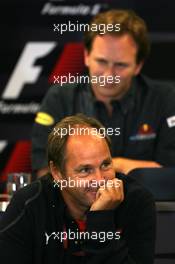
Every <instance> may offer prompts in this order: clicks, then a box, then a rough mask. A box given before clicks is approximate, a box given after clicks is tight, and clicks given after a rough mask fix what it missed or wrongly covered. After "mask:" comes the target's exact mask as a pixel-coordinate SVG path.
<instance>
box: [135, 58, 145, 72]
mask: <svg viewBox="0 0 175 264" xmlns="http://www.w3.org/2000/svg"><path fill="white" fill-rule="evenodd" d="M143 64H144V61H141V62H139V63H138V64H137V65H136V69H135V76H136V75H138V74H139V73H140V71H141V69H142V67H143Z"/></svg>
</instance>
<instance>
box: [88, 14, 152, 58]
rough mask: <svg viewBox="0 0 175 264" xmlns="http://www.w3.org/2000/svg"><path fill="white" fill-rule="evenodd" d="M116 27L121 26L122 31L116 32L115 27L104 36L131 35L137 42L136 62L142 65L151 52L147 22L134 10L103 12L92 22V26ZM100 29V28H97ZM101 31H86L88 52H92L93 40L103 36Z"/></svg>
mask: <svg viewBox="0 0 175 264" xmlns="http://www.w3.org/2000/svg"><path fill="white" fill-rule="evenodd" d="M92 24H95V25H97V26H98V25H100V24H104V25H106V26H107V25H108V24H112V25H116V24H120V30H119V31H116V30H115V27H113V30H112V31H105V33H104V34H110V35H113V36H122V35H124V34H129V35H130V36H131V37H132V38H133V40H134V41H135V43H136V45H137V47H138V52H137V57H136V62H137V63H140V62H141V61H144V60H145V59H146V58H147V57H148V54H149V52H150V40H149V37H148V30H147V26H146V23H145V21H144V20H143V19H142V18H141V17H139V16H138V15H137V14H136V13H135V12H134V11H132V10H122V9H118V10H117V9H112V10H109V11H106V12H102V13H99V14H97V15H96V16H94V17H93V18H92V20H91V22H90V28H91V25H92ZM97 29H98V27H97ZM100 33H101V32H100V31H99V30H97V31H92V30H89V31H88V30H86V31H85V33H84V45H85V48H86V49H87V51H88V52H90V51H91V48H92V44H93V40H94V38H95V37H96V36H97V35H100V36H103V35H101V34H100Z"/></svg>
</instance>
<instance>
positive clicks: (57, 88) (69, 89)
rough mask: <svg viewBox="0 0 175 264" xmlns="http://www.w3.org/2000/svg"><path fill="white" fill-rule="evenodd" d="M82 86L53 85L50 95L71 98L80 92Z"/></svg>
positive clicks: (75, 84) (49, 91)
mask: <svg viewBox="0 0 175 264" xmlns="http://www.w3.org/2000/svg"><path fill="white" fill-rule="evenodd" d="M80 90H81V89H80V84H77V83H73V84H69V83H67V84H64V85H58V84H54V85H52V86H51V87H50V88H49V90H48V94H49V95H52V96H58V95H59V96H61V95H62V96H64V95H65V96H71V95H73V94H74V93H75V92H77V91H80Z"/></svg>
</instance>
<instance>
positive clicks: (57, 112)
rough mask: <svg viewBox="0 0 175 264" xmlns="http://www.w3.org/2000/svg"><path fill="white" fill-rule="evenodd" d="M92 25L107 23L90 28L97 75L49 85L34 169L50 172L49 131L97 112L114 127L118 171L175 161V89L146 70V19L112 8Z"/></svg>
mask: <svg viewBox="0 0 175 264" xmlns="http://www.w3.org/2000/svg"><path fill="white" fill-rule="evenodd" d="M90 25H91V26H93V25H96V26H98V28H100V25H103V26H104V25H105V28H106V31H105V32H103V34H102V32H101V31H100V30H97V31H95V30H90V31H87V32H85V34H84V45H85V52H84V60H85V65H86V66H87V67H88V71H89V76H90V80H91V81H90V82H89V83H86V84H85V83H74V84H66V85H63V86H61V85H54V86H53V87H51V88H50V89H49V91H48V93H47V94H46V96H45V98H44V99H43V102H42V105H41V109H40V111H39V112H38V113H37V116H36V119H35V124H34V129H33V135H32V166H33V170H34V171H35V172H36V173H37V176H42V175H44V174H45V173H46V172H47V170H48V168H47V161H46V153H45V147H46V141H47V136H48V133H49V131H50V130H51V128H52V127H53V125H54V124H55V123H56V122H58V121H59V120H60V119H61V118H63V117H64V116H66V115H72V114H76V113H84V114H88V115H89V116H94V117H96V118H97V119H98V120H100V121H101V122H102V124H103V125H104V126H105V127H106V128H109V130H110V131H111V133H109V135H110V136H111V140H112V157H113V163H114V168H115V170H116V172H122V173H125V174H127V173H128V172H129V171H131V170H133V169H135V168H142V167H161V166H173V165H175V158H174V157H175V90H174V88H172V87H169V86H168V85H165V84H162V83H159V82H157V81H153V80H150V79H149V78H147V77H145V76H142V75H141V74H140V72H141V69H142V67H143V64H144V62H145V60H146V58H147V56H148V54H149V50H150V42H149V39H148V32H147V28H146V25H145V22H144V21H143V20H142V19H141V18H140V17H139V16H137V15H136V14H135V13H134V12H133V11H128V10H111V11H107V12H104V13H100V14H97V15H96V16H95V17H94V18H93V19H92V21H91V23H90ZM91 28H92V27H91ZM94 77H97V78H98V81H97V82H94ZM102 78H103V80H105V83H103V84H102V83H101V82H100V80H101V79H102ZM113 132H115V133H113Z"/></svg>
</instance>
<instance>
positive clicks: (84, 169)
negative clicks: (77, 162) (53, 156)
mask: <svg viewBox="0 0 175 264" xmlns="http://www.w3.org/2000/svg"><path fill="white" fill-rule="evenodd" d="M79 172H80V173H83V174H87V173H90V172H91V168H82V169H80V171H79Z"/></svg>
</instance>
